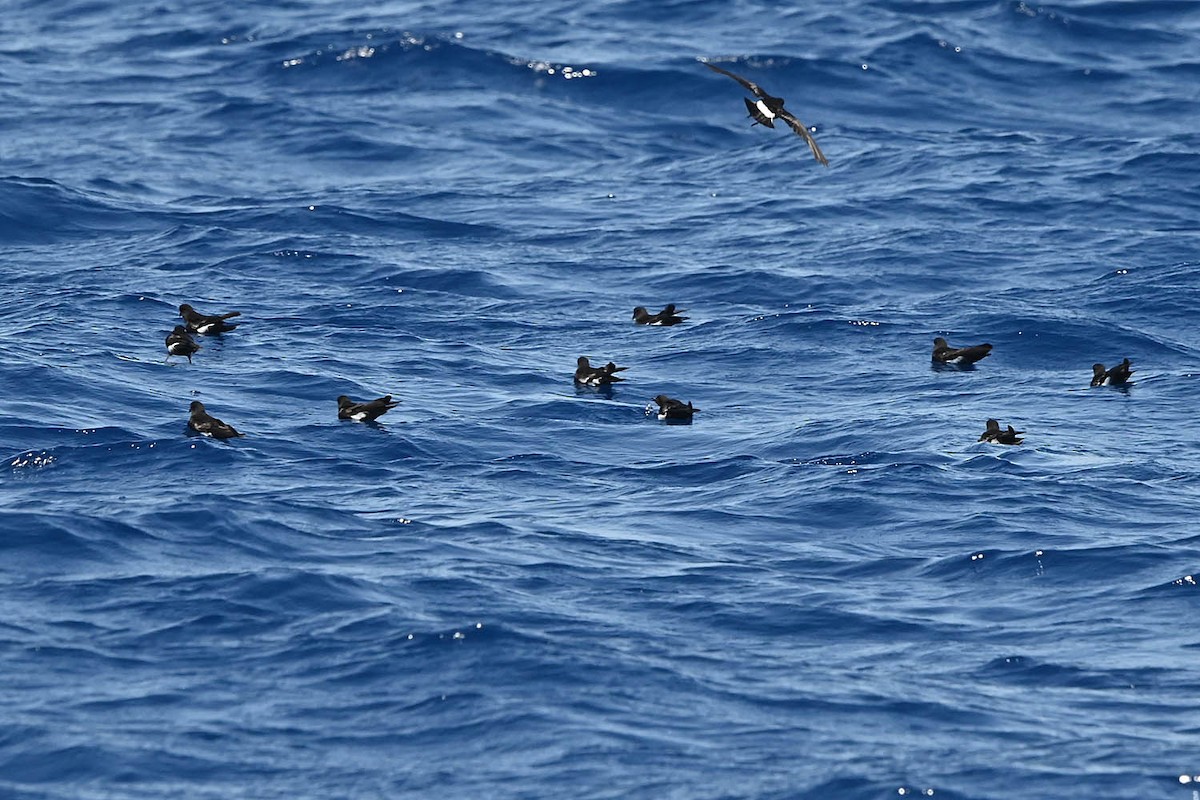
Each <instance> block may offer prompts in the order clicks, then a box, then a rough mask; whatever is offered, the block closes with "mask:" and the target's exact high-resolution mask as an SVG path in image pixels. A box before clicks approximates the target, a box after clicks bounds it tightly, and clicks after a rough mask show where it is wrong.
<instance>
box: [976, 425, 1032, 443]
mask: <svg viewBox="0 0 1200 800" xmlns="http://www.w3.org/2000/svg"><path fill="white" fill-rule="evenodd" d="M1024 432H1025V431H1014V430H1013V426H1012V425H1009V426H1008V430H1006V431H1002V430H1000V423H999V422H997V421H996V420H994V419H989V420H988V421H987V430H985V431H984V432H983V433H982V434H980V436H979V441H981V442H993V443H995V444H1020V443H1021V442H1023V441H1025V440H1024V439H1022V438H1020V436H1021V434H1022V433H1024Z"/></svg>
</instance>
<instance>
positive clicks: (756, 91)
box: [700, 61, 770, 100]
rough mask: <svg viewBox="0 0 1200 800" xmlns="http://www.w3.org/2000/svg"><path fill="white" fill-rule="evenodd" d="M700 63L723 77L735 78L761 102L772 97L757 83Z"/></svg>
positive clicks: (705, 63)
mask: <svg viewBox="0 0 1200 800" xmlns="http://www.w3.org/2000/svg"><path fill="white" fill-rule="evenodd" d="M700 63H701V64H703V65H704V66H706V67H708V68H709V69H711V70H713V71H714V72H719V73H721V74H722V75H728V76H729V77H731V78H733V79H734V80H735V81H737V82H738V83H740V84H741V85H742V86H745V87H746V91H748V92H750V93H751V94H753V95H754V96H755V97H757V98H759V99H760V100H765V99H767V98H768V97H770V95H769V94H767V93H766V92H764V91H763V90H762V89H761V88H759V86H758V84H757V83H752V82H751V81H748V80H746V79H745V78H743V77H742V76H741V75H734V74H733V73H732V72H730V71H729V70H727V69H721V68H720V67H718V66H717V65H716V64H712V63H710V62H708V61H701V62H700Z"/></svg>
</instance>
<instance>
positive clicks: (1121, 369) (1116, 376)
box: [1092, 358, 1134, 386]
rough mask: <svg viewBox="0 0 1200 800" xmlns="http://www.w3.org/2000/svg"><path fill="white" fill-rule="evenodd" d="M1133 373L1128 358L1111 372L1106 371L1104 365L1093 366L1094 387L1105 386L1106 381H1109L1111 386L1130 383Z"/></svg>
mask: <svg viewBox="0 0 1200 800" xmlns="http://www.w3.org/2000/svg"><path fill="white" fill-rule="evenodd" d="M1133 372H1134V371H1133V370H1132V369H1130V367H1129V359H1128V358H1127V359H1125V360H1124V361H1122V362H1121V363H1120V364H1117V365H1116V366H1115V367H1113V368H1112V369H1110V370H1105V369H1104V365H1103V364H1092V386H1103V385H1104V382H1105V381H1108V385H1109V386H1119V385H1121V384H1123V383H1128V382H1129V376H1130V375H1132V374H1133Z"/></svg>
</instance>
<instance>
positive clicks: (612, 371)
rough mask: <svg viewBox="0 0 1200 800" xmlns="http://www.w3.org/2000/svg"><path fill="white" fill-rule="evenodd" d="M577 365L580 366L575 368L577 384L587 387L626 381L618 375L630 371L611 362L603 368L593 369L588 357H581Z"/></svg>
mask: <svg viewBox="0 0 1200 800" xmlns="http://www.w3.org/2000/svg"><path fill="white" fill-rule="evenodd" d="M576 364H578V366H577V367H576V368H575V382H576V383H582V384H584V385H585V386H607V385H609V384H612V383H616V382H617V381H623V380H625V379H624V378H622V377H621V376H619V375H617V374H616V373H618V372H624V371H625V370H627V369H629V367H618V366H617V365H616V364H614V363H613V362H611V361H610V362H608V363H607V364H605V365H604V366H603V367H593V366H592V365H591V364H589V363H588V359H587V356H580V357H579V360H578V361H577V362H576Z"/></svg>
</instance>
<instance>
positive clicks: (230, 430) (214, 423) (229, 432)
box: [188, 400, 246, 439]
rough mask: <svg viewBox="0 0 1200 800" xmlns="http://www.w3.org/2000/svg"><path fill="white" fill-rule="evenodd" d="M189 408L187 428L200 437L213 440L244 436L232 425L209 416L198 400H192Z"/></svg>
mask: <svg viewBox="0 0 1200 800" xmlns="http://www.w3.org/2000/svg"><path fill="white" fill-rule="evenodd" d="M189 408H190V410H191V412H192V413H191V416H189V417H188V427H189V428H191V429H192V430H194V431H195V432H196V433H199V434H200V435H202V436H210V437H212V438H213V439H232V438H233V437H234V436H245V435H246V434H244V433H239V432H238V431H237V430H236V429H234V427H233V426H232V425H229V424H227V423H225V422H222V421H221V420H219V419H217V418H216V417H214V416H213V415H212V414H209V413H208V412H207V411H205V410H204V403H201V402H200V401H199V400H193V401H192V404H191V406H190V407H189Z"/></svg>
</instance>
